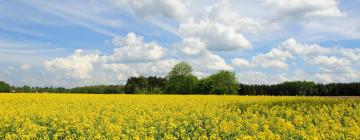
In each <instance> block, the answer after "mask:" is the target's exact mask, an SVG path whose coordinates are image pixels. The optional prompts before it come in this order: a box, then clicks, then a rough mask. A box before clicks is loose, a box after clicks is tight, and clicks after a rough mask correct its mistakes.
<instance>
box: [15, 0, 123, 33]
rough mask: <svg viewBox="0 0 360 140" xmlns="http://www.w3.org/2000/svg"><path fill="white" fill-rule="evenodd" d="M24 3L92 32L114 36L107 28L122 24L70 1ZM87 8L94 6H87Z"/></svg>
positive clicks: (117, 20)
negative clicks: (85, 9)
mask: <svg viewBox="0 0 360 140" xmlns="http://www.w3.org/2000/svg"><path fill="white" fill-rule="evenodd" d="M21 2H23V3H24V4H28V5H30V6H32V7H34V8H37V9H39V10H42V11H43V12H45V13H46V14H51V15H54V16H57V17H60V18H63V19H64V20H66V21H69V22H71V23H73V24H76V25H78V26H82V27H85V28H88V29H90V30H92V31H94V32H97V33H100V34H103V35H108V36H115V35H116V33H115V32H113V31H112V30H109V29H108V28H109V27H111V28H119V27H121V26H122V24H123V23H122V21H121V20H119V19H107V18H103V17H102V15H98V14H96V13H91V12H90V11H91V10H89V11H84V10H83V9H80V7H77V6H82V5H71V3H61V4H59V3H56V2H50V1H37V0H35V1H21ZM88 8H89V9H92V8H95V7H88Z"/></svg>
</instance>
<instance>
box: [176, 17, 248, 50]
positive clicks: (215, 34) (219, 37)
mask: <svg viewBox="0 0 360 140" xmlns="http://www.w3.org/2000/svg"><path fill="white" fill-rule="evenodd" d="M179 30H180V31H179V32H180V33H181V34H182V36H184V38H187V37H193V38H199V39H201V40H202V41H203V42H204V43H205V44H206V47H207V48H208V49H209V50H215V51H228V50H237V49H241V48H242V49H249V48H251V47H252V46H251V44H250V42H249V41H248V40H247V39H246V38H245V37H244V36H243V35H242V34H241V33H240V32H237V31H236V30H235V28H233V27H231V26H226V25H224V24H221V23H215V22H211V21H199V22H195V21H194V20H193V19H189V20H187V21H186V22H184V23H182V24H181V25H180V29H179Z"/></svg>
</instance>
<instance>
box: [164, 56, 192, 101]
mask: <svg viewBox="0 0 360 140" xmlns="http://www.w3.org/2000/svg"><path fill="white" fill-rule="evenodd" d="M166 78H167V83H166V88H165V92H166V93H171V94H191V93H194V91H195V85H196V83H197V81H198V80H197V77H196V76H194V75H192V67H191V65H190V64H188V63H186V62H180V63H178V64H176V65H175V66H174V67H173V68H172V70H171V71H170V72H169V74H168V76H167V77H166Z"/></svg>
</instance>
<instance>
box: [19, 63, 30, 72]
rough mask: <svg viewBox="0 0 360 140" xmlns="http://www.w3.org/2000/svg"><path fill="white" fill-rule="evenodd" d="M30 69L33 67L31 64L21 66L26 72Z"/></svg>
mask: <svg viewBox="0 0 360 140" xmlns="http://www.w3.org/2000/svg"><path fill="white" fill-rule="evenodd" d="M30 67H31V65H29V64H22V65H21V66H20V69H21V70H23V71H26V70H28V69H30Z"/></svg>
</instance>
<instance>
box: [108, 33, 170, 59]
mask: <svg viewBox="0 0 360 140" xmlns="http://www.w3.org/2000/svg"><path fill="white" fill-rule="evenodd" d="M113 43H114V45H115V46H116V48H115V49H114V52H113V54H112V55H110V56H108V57H107V58H108V59H109V60H110V61H121V62H138V61H142V62H146V61H155V60H160V59H162V58H163V57H164V55H165V49H164V48H163V47H161V46H160V45H158V44H157V43H156V42H148V43H147V42H144V38H143V37H141V36H136V34H135V33H129V34H128V35H127V36H126V37H123V38H121V37H114V39H113Z"/></svg>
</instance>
